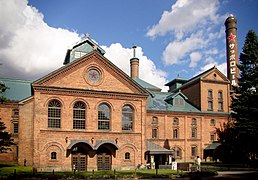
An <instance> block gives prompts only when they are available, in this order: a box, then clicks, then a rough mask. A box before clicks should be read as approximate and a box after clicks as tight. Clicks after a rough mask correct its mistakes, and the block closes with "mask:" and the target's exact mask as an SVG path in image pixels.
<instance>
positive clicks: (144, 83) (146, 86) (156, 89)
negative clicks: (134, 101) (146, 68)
mask: <svg viewBox="0 0 258 180" xmlns="http://www.w3.org/2000/svg"><path fill="white" fill-rule="evenodd" d="M132 79H133V80H134V81H135V82H137V83H138V84H139V85H141V86H142V87H143V88H145V89H148V90H154V91H161V89H160V88H158V87H157V86H154V85H152V84H149V83H147V82H146V81H144V80H142V79H140V78H137V77H135V78H132Z"/></svg>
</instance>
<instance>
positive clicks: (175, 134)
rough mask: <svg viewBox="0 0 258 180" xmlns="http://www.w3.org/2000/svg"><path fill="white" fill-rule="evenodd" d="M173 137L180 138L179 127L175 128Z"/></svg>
mask: <svg viewBox="0 0 258 180" xmlns="http://www.w3.org/2000/svg"><path fill="white" fill-rule="evenodd" d="M173 139H179V129H178V128H174V129H173Z"/></svg>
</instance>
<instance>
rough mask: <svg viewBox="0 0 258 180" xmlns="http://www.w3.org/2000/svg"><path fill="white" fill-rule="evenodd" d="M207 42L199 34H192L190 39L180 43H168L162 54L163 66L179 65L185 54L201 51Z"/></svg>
mask: <svg viewBox="0 0 258 180" xmlns="http://www.w3.org/2000/svg"><path fill="white" fill-rule="evenodd" d="M206 43H207V42H206V41H205V40H204V39H203V38H202V36H201V32H199V33H197V34H192V35H191V37H189V38H186V39H184V40H181V41H172V42H170V43H169V44H168V45H167V47H166V49H165V50H164V52H163V57H162V59H163V61H164V63H165V65H173V64H180V63H181V62H182V61H185V59H183V58H184V57H185V55H186V54H187V53H190V52H193V51H194V50H196V49H201V48H203V47H204V45H205V44H206Z"/></svg>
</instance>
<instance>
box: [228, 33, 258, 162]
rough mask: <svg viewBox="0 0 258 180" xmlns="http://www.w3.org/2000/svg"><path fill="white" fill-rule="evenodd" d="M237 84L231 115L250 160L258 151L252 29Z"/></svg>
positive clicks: (257, 51)
mask: <svg viewBox="0 0 258 180" xmlns="http://www.w3.org/2000/svg"><path fill="white" fill-rule="evenodd" d="M238 67H239V70H240V77H239V79H238V80H239V86H238V87H236V89H235V93H236V95H235V97H234V98H233V100H232V110H233V113H232V116H233V118H234V119H235V129H236V131H237V134H238V135H237V136H238V139H237V140H238V146H239V147H240V148H241V149H242V151H243V153H244V154H245V156H246V157H248V158H249V159H250V160H254V159H255V157H256V155H257V153H258V144H257V143H255V142H256V141H257V138H258V120H257V117H258V91H257V90H258V87H257V85H258V79H257V78H258V37H257V35H256V33H255V32H254V31H253V30H250V31H249V32H248V33H247V36H246V40H245V44H244V47H243V51H242V53H240V58H239V66H238Z"/></svg>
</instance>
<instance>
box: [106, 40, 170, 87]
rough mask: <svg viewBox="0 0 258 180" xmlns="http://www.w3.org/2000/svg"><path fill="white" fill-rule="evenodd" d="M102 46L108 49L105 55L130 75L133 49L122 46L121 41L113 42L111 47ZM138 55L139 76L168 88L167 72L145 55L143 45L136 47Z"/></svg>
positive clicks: (158, 85)
mask: <svg viewBox="0 0 258 180" xmlns="http://www.w3.org/2000/svg"><path fill="white" fill-rule="evenodd" d="M102 48H103V49H104V50H105V51H106V53H105V57H106V58H108V59H109V60H110V61H112V62H113V63H114V64H115V65H117V66H118V67H119V68H120V69H121V70H123V71H124V72H125V73H127V74H128V75H129V76H130V59H131V58H132V57H133V50H132V49H129V48H124V47H122V45H121V44H120V43H115V44H111V45H110V46H109V47H107V46H102ZM136 57H137V58H139V77H140V78H141V79H142V80H144V81H146V82H148V83H150V84H153V85H155V86H157V87H159V88H161V89H162V90H163V91H165V90H167V89H166V87H164V84H165V83H166V82H167V80H166V77H167V73H166V72H165V71H162V70H160V69H157V67H156V66H155V64H154V63H153V61H152V60H151V59H149V58H148V57H147V56H145V55H144V53H143V51H142V48H141V47H137V48H136Z"/></svg>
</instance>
